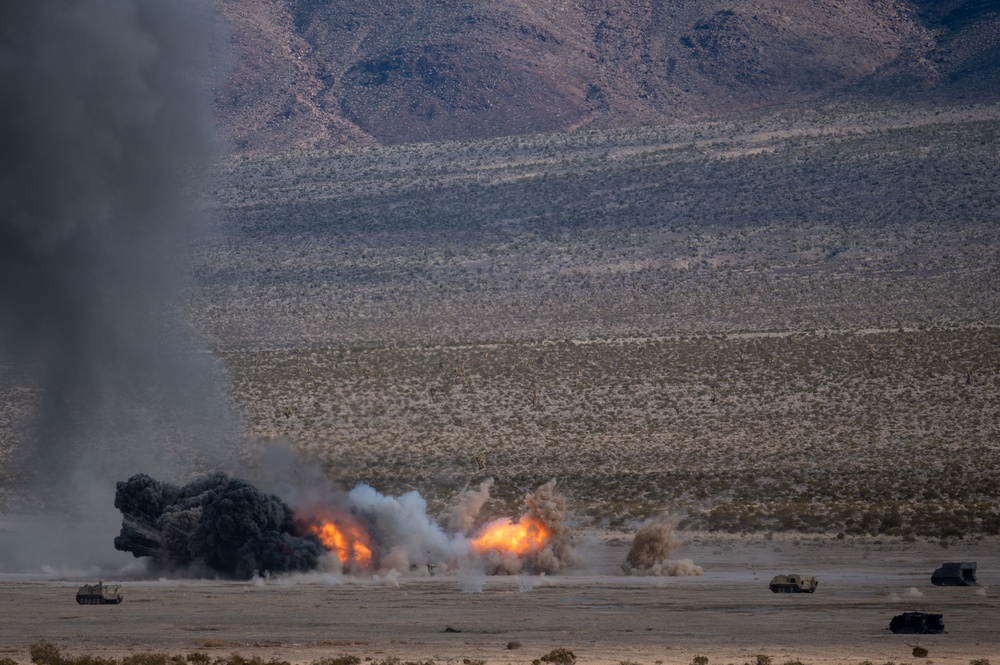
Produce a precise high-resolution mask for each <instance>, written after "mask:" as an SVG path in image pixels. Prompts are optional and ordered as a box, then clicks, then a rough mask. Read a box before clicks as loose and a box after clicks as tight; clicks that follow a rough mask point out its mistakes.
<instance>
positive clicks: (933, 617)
mask: <svg viewBox="0 0 1000 665" xmlns="http://www.w3.org/2000/svg"><path fill="white" fill-rule="evenodd" d="M943 616H944V615H942V614H928V613H926V612H903V613H902V614H899V615H897V616H894V617H892V621H890V622H889V630H891V631H892V632H894V633H920V634H932V633H943V632H944V621H942V617H943Z"/></svg>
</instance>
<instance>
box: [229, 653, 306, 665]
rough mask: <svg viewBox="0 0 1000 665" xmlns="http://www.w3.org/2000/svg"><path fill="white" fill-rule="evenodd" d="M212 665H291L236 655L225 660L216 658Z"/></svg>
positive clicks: (289, 664)
mask: <svg viewBox="0 0 1000 665" xmlns="http://www.w3.org/2000/svg"><path fill="white" fill-rule="evenodd" d="M214 665H291V663H289V662H288V661H287V660H276V659H273V658H272V659H271V660H267V661H265V660H264V659H263V658H261V657H260V656H254V657H253V658H244V657H243V656H241V655H240V654H238V653H231V654H229V656H228V657H227V658H216V659H215V663H214Z"/></svg>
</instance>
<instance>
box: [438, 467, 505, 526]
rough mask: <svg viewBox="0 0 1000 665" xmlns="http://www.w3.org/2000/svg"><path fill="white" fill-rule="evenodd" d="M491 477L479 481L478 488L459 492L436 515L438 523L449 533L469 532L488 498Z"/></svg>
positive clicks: (491, 482) (491, 483) (491, 487)
mask: <svg viewBox="0 0 1000 665" xmlns="http://www.w3.org/2000/svg"><path fill="white" fill-rule="evenodd" d="M491 489H493V479H492V478H487V479H486V480H484V481H483V482H481V483H479V489H475V490H470V489H466V490H463V491H462V492H459V494H458V496H456V497H455V500H454V501H452V503H451V504H450V505H449V506H448V507H447V508H446V509H445V510H444V511H443V512H442V513H441V515H439V516H438V523H439V524H441V526H442V527H444V528H445V529H446V530H447V531H448V532H449V533H469V532H470V531H472V529H473V527H475V525H476V518H478V517H479V513H480V511H482V509H483V506H485V505H486V503H487V502H488V501H489V500H490V490H491Z"/></svg>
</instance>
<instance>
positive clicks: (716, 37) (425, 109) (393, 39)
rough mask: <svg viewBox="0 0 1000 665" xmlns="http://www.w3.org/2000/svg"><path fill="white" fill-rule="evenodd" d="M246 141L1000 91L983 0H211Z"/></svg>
mask: <svg viewBox="0 0 1000 665" xmlns="http://www.w3.org/2000/svg"><path fill="white" fill-rule="evenodd" d="M216 5H217V7H218V9H219V11H220V13H221V14H222V16H223V18H224V20H225V23H226V24H227V26H228V27H229V33H230V36H231V42H232V62H231V67H230V69H229V71H227V73H226V76H225V77H224V79H223V80H222V81H220V82H219V85H218V87H217V89H216V109H217V113H218V116H219V119H220V122H221V124H222V126H223V127H224V129H225V130H226V132H227V134H228V136H229V139H230V143H231V145H232V146H233V147H234V148H235V149H236V150H238V151H248V150H249V151H274V150H279V151H280V150H285V149H290V148H304V147H331V146H336V145H342V144H353V143H361V144H371V143H383V144H393V143H403V142H410V141H425V140H441V139H469V138H484V137H495V136H506V135H514V134H523V133H534V132H542V131H556V130H566V129H572V128H581V127H593V128H616V127H633V126H639V125H659V124H664V123H669V122H674V121H677V120H691V119H695V118H700V117H706V116H717V115H719V114H723V113H730V112H733V111H745V110H748V109H751V108H782V107H790V106H794V105H796V104H799V103H802V102H804V101H809V100H816V99H820V98H828V97H831V96H844V95H848V96H852V97H855V98H867V99H872V98H894V97H898V96H900V95H909V96H912V95H927V94H937V95H942V96H944V97H947V98H955V97H964V98H966V99H968V100H970V101H972V100H979V101H982V100H984V99H987V98H991V97H993V96H995V95H996V91H997V90H998V89H1000V86H998V76H997V72H998V71H1000V50H998V49H1000V37H998V35H1000V29H998V27H1000V10H998V9H997V8H996V7H995V5H994V3H989V2H985V1H983V0H965V1H962V0H951V1H950V2H945V3H939V2H933V3H932V2H927V1H926V0H910V1H907V0H893V1H892V2H884V3H870V2H867V1H866V0H847V1H842V2H832V1H824V2H817V3H805V4H804V3H799V2H792V1H789V0H709V1H708V2H699V3H659V2H651V1H650V0H644V1H639V2H617V1H612V0H586V1H585V2H574V3H570V2H565V1H563V0H546V1H545V2H532V3H524V2H504V3H496V2H488V1H487V0H466V1H465V2H462V3H459V4H455V3H427V2H395V3H388V4H387V3H375V2H365V1H363V2H354V1H353V0H352V1H346V0H334V1H332V2H328V1H324V2H318V1H316V0H283V1H279V0H240V1H239V2H237V1H235V0H216Z"/></svg>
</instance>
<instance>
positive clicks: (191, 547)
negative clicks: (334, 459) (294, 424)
mask: <svg viewBox="0 0 1000 665" xmlns="http://www.w3.org/2000/svg"><path fill="white" fill-rule="evenodd" d="M492 484H493V481H492V479H490V480H487V481H485V482H483V483H482V484H481V486H480V488H479V490H477V491H472V492H464V493H463V495H461V496H459V497H458V500H457V501H456V503H455V504H454V506H453V510H450V511H448V512H447V513H446V514H445V515H443V516H442V517H441V520H442V521H443V522H445V524H447V525H448V526H449V527H451V529H450V533H449V532H447V531H446V530H445V529H444V528H443V527H442V526H441V525H440V524H439V523H438V522H436V521H435V520H433V519H431V518H430V517H428V515H427V503H426V501H425V500H424V498H423V497H422V496H420V494H419V493H418V492H415V491H414V492H408V493H406V494H403V495H402V496H399V497H389V496H385V495H383V494H380V493H379V492H377V491H375V490H374V489H372V488H371V487H369V486H368V485H365V484H361V485H358V486H357V487H355V488H354V489H353V490H351V491H350V492H348V493H347V494H346V495H339V496H333V495H328V496H326V497H325V498H323V499H322V500H318V499H316V498H315V497H314V498H313V499H312V500H311V501H309V502H308V503H305V504H304V505H303V506H301V507H299V508H297V509H295V510H292V509H291V508H289V507H288V506H287V505H286V504H285V503H284V502H283V501H282V500H281V499H279V498H278V497H277V496H275V495H273V494H266V493H264V492H261V491H260V490H258V489H257V488H255V487H253V486H252V485H250V484H249V483H247V482H245V481H243V480H240V479H238V478H233V477H231V476H229V475H227V474H224V473H215V474H213V475H211V476H208V477H206V478H203V479H201V480H198V481H195V482H192V483H190V484H188V485H186V486H184V487H178V486H175V485H171V484H169V483H162V482H159V481H157V480H154V479H153V478H151V477H149V476H147V475H145V474H137V475H135V476H132V477H131V478H130V479H129V480H128V481H125V482H119V483H118V488H117V492H116V494H115V507H116V508H118V509H119V510H120V511H121V512H122V515H123V520H122V529H121V533H120V535H119V536H118V537H117V538H115V547H116V548H117V549H119V550H123V551H127V552H131V553H132V554H133V555H135V556H136V557H150V558H152V560H153V561H154V562H155V565H157V566H158V567H159V568H161V569H164V570H180V569H185V568H189V567H192V566H197V565H205V566H207V567H209V568H211V569H212V570H213V571H215V572H217V573H220V574H222V575H225V576H230V577H237V578H242V579H250V578H252V577H253V576H254V575H255V574H259V575H263V574H267V573H271V574H280V573H285V572H305V571H310V570H317V569H330V567H331V566H333V567H334V568H336V569H339V570H340V571H341V572H344V573H350V574H356V575H363V574H372V575H374V574H389V573H392V572H393V571H395V573H396V574H398V573H399V572H403V571H408V570H418V569H419V570H425V571H427V572H430V571H437V572H443V571H446V570H449V569H453V568H456V567H459V566H461V567H463V568H468V567H470V566H471V567H473V568H478V567H485V571H484V572H487V573H489V574H516V573H519V572H522V571H525V572H545V573H549V572H556V571H559V570H562V569H563V568H565V567H566V566H568V565H570V564H571V563H572V562H573V561H574V555H573V547H572V534H571V531H570V529H569V527H568V526H567V525H566V524H565V516H566V501H565V498H564V497H561V496H559V495H557V494H556V493H555V484H556V483H555V481H554V480H553V481H550V482H548V483H546V484H545V485H542V486H541V487H540V488H539V489H538V491H537V492H535V493H534V494H529V495H527V496H526V497H525V501H526V503H527V505H528V510H527V512H526V513H525V514H524V515H523V516H522V517H521V518H520V519H518V520H511V519H508V518H501V519H498V520H494V521H492V522H490V523H488V524H487V525H486V526H485V527H483V528H481V529H480V530H479V531H478V533H477V534H476V535H475V536H474V537H472V538H470V537H469V536H468V535H467V534H468V531H469V530H471V528H472V525H474V524H475V522H476V519H477V518H478V514H479V511H480V509H481V508H482V507H483V506H484V505H485V503H486V501H487V500H488V498H489V490H490V487H491V486H492Z"/></svg>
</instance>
